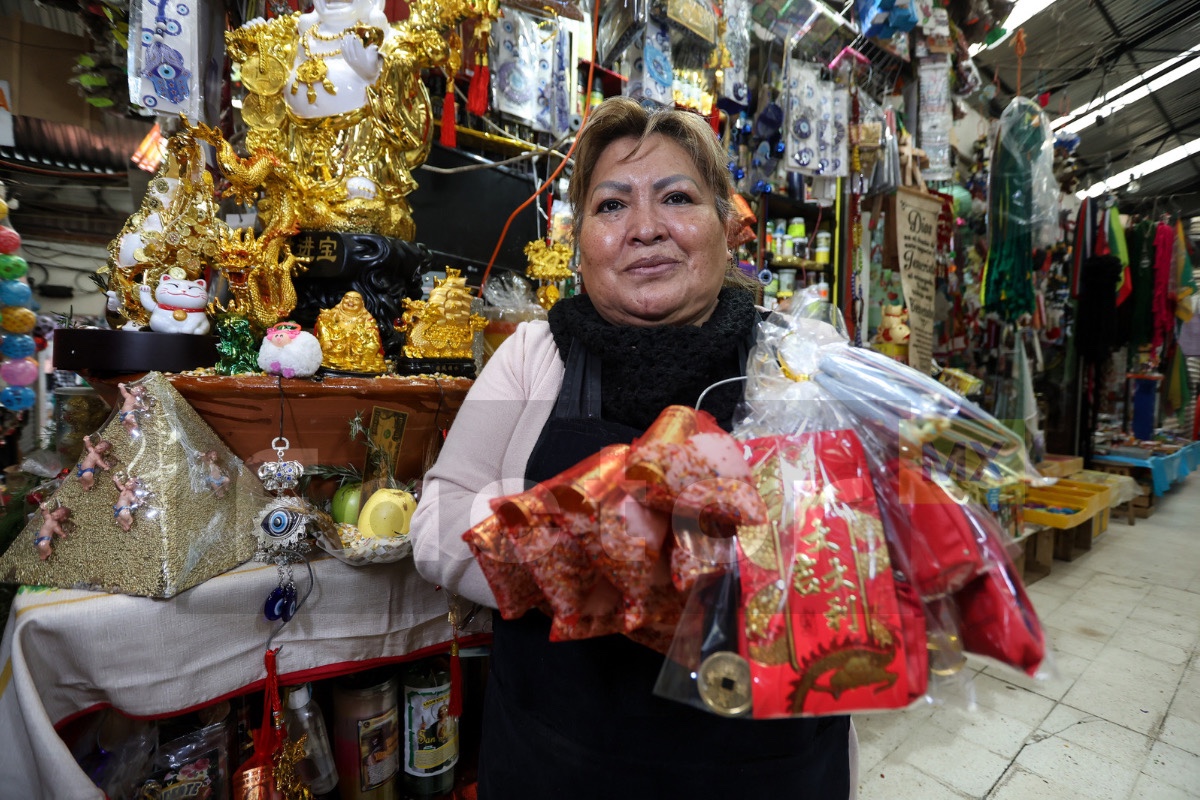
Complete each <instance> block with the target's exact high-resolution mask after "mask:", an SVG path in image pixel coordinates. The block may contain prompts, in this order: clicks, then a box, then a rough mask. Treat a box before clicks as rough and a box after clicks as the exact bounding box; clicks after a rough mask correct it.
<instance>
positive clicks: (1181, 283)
mask: <svg viewBox="0 0 1200 800" xmlns="http://www.w3.org/2000/svg"><path fill="white" fill-rule="evenodd" d="M1174 259H1175V281H1174V284H1175V316H1177V317H1179V319H1180V320H1181V321H1182V322H1187V321H1188V320H1189V319H1191V318H1192V295H1194V294H1195V293H1196V277H1195V270H1194V269H1192V257H1191V254H1190V253H1189V252H1188V240H1187V234H1186V233H1184V232H1183V221H1182V220H1176V221H1175V252H1174Z"/></svg>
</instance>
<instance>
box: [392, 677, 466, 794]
mask: <svg viewBox="0 0 1200 800" xmlns="http://www.w3.org/2000/svg"><path fill="white" fill-rule="evenodd" d="M401 695H402V696H401V698H400V716H401V718H402V719H401V724H402V725H403V726H404V792H405V794H406V795H407V796H409V797H433V796H436V795H442V794H447V793H449V792H451V791H452V790H453V789H454V767H455V765H456V764H457V763H458V719H457V718H455V717H452V716H450V669H449V665H448V664H447V663H446V661H445V659H429V660H426V661H420V662H417V663H416V664H414V665H412V666H411V667H409V669H408V670H407V671H406V672H405V673H404V688H403V690H402V692H401Z"/></svg>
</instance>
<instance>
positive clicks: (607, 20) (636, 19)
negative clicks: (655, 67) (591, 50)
mask: <svg viewBox="0 0 1200 800" xmlns="http://www.w3.org/2000/svg"><path fill="white" fill-rule="evenodd" d="M649 21H650V2H649V0H614V2H610V3H605V5H604V12H603V14H601V16H600V26H599V31H598V35H597V36H596V52H597V53H599V58H600V64H601V65H602V66H604V67H606V68H607V69H612V68H613V67H615V66H616V64H617V61H618V60H619V59H620V58H621V56H623V55H624V54H625V51H626V50H627V49H628V48H629V46H630V45H632V44H633V43H634V42H635V41H637V40H638V37H639V35H640V34H641V32H642V30H643V29H644V28H645V27H646V23H648V22H649Z"/></svg>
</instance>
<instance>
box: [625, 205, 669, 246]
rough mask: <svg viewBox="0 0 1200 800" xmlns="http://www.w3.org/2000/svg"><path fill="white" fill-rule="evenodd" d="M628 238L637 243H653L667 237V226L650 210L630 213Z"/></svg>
mask: <svg viewBox="0 0 1200 800" xmlns="http://www.w3.org/2000/svg"><path fill="white" fill-rule="evenodd" d="M629 216H630V231H629V238H630V239H631V240H632V241H634V242H637V243H638V244H654V243H655V242H661V241H662V240H664V239H666V238H667V226H666V224H665V223H664V221H663V219H662V217H660V216H659V215H658V214H656V213H655V212H654V211H652V210H641V211H638V212H637V213H634V214H630V215H629Z"/></svg>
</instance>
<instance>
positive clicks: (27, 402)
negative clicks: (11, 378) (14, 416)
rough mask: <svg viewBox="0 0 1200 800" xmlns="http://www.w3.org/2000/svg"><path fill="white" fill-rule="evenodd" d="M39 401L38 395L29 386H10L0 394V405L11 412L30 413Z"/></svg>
mask: <svg viewBox="0 0 1200 800" xmlns="http://www.w3.org/2000/svg"><path fill="white" fill-rule="evenodd" d="M36 401H37V394H36V393H35V392H34V391H33V389H30V388H29V387H28V386H9V387H8V388H6V389H5V390H4V391H3V392H0V405H2V406H4V407H5V408H7V409H8V410H9V411H28V410H29V409H31V408H33V404H34V403H35V402H36Z"/></svg>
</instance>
